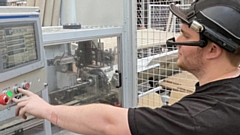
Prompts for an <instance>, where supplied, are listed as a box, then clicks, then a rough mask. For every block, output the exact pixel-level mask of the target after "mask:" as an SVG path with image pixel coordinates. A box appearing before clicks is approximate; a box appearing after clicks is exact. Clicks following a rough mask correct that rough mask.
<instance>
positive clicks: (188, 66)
mask: <svg viewBox="0 0 240 135" xmlns="http://www.w3.org/2000/svg"><path fill="white" fill-rule="evenodd" d="M202 58H203V51H202V50H201V49H198V50H197V51H196V52H192V53H191V54H189V55H188V56H184V55H180V56H178V60H177V65H178V67H179V68H181V69H182V70H185V71H188V72H190V73H192V74H195V75H196V74H199V73H200V74H201V71H202V70H203V64H204V62H203V59H202Z"/></svg>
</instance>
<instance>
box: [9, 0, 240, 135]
mask: <svg viewBox="0 0 240 135" xmlns="http://www.w3.org/2000/svg"><path fill="white" fill-rule="evenodd" d="M239 7H240V0H197V1H195V2H194V3H193V4H192V5H191V7H190V9H189V10H181V9H179V8H178V7H176V6H174V5H173V4H171V5H170V10H171V11H172V12H173V14H175V15H176V16H177V17H178V18H180V19H181V21H182V26H181V31H182V34H181V35H180V36H179V37H178V39H177V40H176V42H175V40H174V38H172V39H169V40H168V41H167V44H168V45H178V49H179V53H178V54H179V55H178V56H179V58H178V61H177V64H178V65H179V67H181V68H182V69H184V70H186V71H189V72H191V73H192V74H193V75H195V76H196V77H197V78H198V80H199V82H198V83H197V84H196V91H195V92H194V93H193V94H192V95H188V96H186V97H184V98H183V99H181V100H180V101H179V102H177V103H175V104H173V105H172V106H164V107H161V108H156V109H150V108H145V107H142V108H129V109H125V108H118V107H113V106H109V105H103V104H90V105H84V106H62V105H58V106H53V105H50V104H48V103H46V102H45V101H43V100H42V99H41V98H40V97H38V96H37V95H35V94H33V93H32V92H30V91H25V90H22V89H19V91H20V92H21V93H23V94H25V95H26V96H27V98H23V99H13V101H14V102H16V103H17V110H16V115H20V116H22V117H23V118H26V115H25V114H26V113H28V114H31V115H34V116H36V117H38V118H44V119H47V120H49V121H51V122H52V123H53V124H55V125H58V126H60V127H62V128H64V129H67V130H70V131H73V132H76V133H83V134H94V135H97V134H108V135H130V134H132V135H173V134H174V135H239V134H240V83H239V82H240V70H239V68H238V65H239V64H240V51H239V50H240V49H239V48H240V25H239V24H240V9H239Z"/></svg>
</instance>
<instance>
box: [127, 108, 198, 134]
mask: <svg viewBox="0 0 240 135" xmlns="http://www.w3.org/2000/svg"><path fill="white" fill-rule="evenodd" d="M128 123H129V128H130V130H131V133H132V135H192V134H194V132H195V126H194V122H193V119H192V117H191V116H190V115H189V113H188V112H187V111H186V109H185V108H184V107H183V106H182V105H181V104H174V105H172V106H164V107H162V108H155V109H151V108H147V107H140V108H129V110H128Z"/></svg>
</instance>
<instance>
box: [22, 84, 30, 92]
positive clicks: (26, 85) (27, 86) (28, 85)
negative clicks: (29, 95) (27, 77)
mask: <svg viewBox="0 0 240 135" xmlns="http://www.w3.org/2000/svg"><path fill="white" fill-rule="evenodd" d="M30 86H31V84H30V83H29V82H23V83H22V88H23V89H25V90H28V89H29V88H30Z"/></svg>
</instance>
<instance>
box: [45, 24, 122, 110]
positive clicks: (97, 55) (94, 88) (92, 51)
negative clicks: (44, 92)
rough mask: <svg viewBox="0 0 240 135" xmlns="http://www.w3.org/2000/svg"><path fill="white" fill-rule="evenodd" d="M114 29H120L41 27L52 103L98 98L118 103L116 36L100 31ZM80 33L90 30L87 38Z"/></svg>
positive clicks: (96, 100) (103, 101)
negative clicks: (89, 37) (89, 36)
mask: <svg viewBox="0 0 240 135" xmlns="http://www.w3.org/2000/svg"><path fill="white" fill-rule="evenodd" d="M114 29H115V30H121V28H118V27H87V26H86V27H84V26H83V28H82V29H71V28H70V29H64V28H63V27H61V26H60V27H45V28H43V37H44V42H45V46H44V49H45V53H46V60H47V67H46V68H47V74H48V88H49V97H50V102H51V103H52V104H55V105H58V104H69V105H74V104H86V103H93V102H98V103H107V104H111V105H115V106H121V103H120V101H119V90H118V87H121V82H120V76H121V74H120V73H119V72H118V44H119V42H118V40H119V38H118V37H117V36H116V35H115V34H113V33H112V34H113V35H111V32H108V33H107V34H108V37H106V35H105V34H104V31H109V30H114ZM84 33H85V34H87V33H90V35H91V39H87V38H86V37H82V36H85V34H84ZM98 33H99V35H96V34H98ZM109 34H110V35H109ZM76 35H77V36H76ZM62 36H63V37H62Z"/></svg>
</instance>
